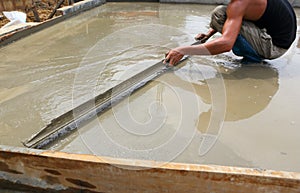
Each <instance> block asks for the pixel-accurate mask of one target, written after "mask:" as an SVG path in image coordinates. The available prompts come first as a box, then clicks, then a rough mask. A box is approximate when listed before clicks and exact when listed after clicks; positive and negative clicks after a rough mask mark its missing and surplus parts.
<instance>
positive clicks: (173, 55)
mask: <svg viewBox="0 0 300 193" xmlns="http://www.w3.org/2000/svg"><path fill="white" fill-rule="evenodd" d="M183 56H184V55H183V54H181V53H180V52H178V51H176V50H174V49H173V50H170V51H169V52H167V53H166V58H165V60H164V64H166V63H169V65H171V66H174V65H176V64H177V63H178V62H179V61H180V60H181V59H182V58H183Z"/></svg>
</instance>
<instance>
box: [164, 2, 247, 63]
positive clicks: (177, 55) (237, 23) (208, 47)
mask: <svg viewBox="0 0 300 193" xmlns="http://www.w3.org/2000/svg"><path fill="white" fill-rule="evenodd" d="M248 4H249V0H233V1H231V3H230V4H229V5H228V7H227V19H226V22H225V24H224V26H223V31H222V34H223V35H222V36H221V37H220V38H217V39H214V40H212V41H210V42H206V43H204V44H201V45H196V46H183V47H178V48H175V49H173V50H171V51H170V52H169V53H168V54H167V57H166V60H168V61H169V62H170V64H171V65H174V64H176V63H177V62H179V61H180V59H181V58H182V57H183V56H184V55H210V54H211V55H216V54H220V53H224V52H228V51H230V50H231V49H232V48H233V46H234V43H235V41H236V38H237V36H238V34H239V33H240V29H241V26H242V21H243V18H244V15H245V11H246V8H247V6H248Z"/></svg>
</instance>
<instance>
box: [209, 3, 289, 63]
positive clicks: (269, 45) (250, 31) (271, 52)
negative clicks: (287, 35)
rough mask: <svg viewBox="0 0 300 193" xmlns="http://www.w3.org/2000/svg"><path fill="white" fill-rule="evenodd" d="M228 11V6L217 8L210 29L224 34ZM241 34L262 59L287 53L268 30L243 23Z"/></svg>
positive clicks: (249, 22) (249, 23) (251, 23)
mask: <svg viewBox="0 0 300 193" xmlns="http://www.w3.org/2000/svg"><path fill="white" fill-rule="evenodd" d="M226 9H227V6H224V5H221V6H218V7H216V8H215V10H214V11H213V13H212V17H211V23H210V27H211V28H213V29H215V30H217V31H218V32H220V33H222V29H223V26H224V23H225V21H226V18H227V14H226ZM240 34H241V35H242V36H243V37H244V38H245V39H246V40H247V41H248V42H249V44H250V45H251V46H252V47H253V49H254V50H255V51H256V52H257V53H258V54H259V55H260V56H261V57H262V58H265V59H275V58H278V57H280V56H282V55H283V54H284V53H285V52H286V51H287V49H284V48H280V47H278V46H275V45H274V44H273V42H272V37H271V36H270V35H269V34H267V31H266V29H260V28H259V27H257V26H256V25H255V24H254V23H253V22H251V21H245V20H244V21H243V24H242V27H241V31H240Z"/></svg>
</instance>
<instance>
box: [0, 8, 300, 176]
mask: <svg viewBox="0 0 300 193" xmlns="http://www.w3.org/2000/svg"><path fill="white" fill-rule="evenodd" d="M178 6H180V9H179V10H178ZM213 8H214V6H204V5H175V4H172V5H170V4H158V3H135V4H132V3H121V4H120V3H118V4H116V3H108V4H105V5H104V6H102V7H99V8H96V9H94V10H92V11H89V12H86V13H83V14H81V15H79V16H77V17H74V18H72V19H70V20H67V21H65V22H63V23H60V24H57V25H55V26H53V27H51V28H49V29H46V30H44V31H41V32H38V33H37V34H35V35H34V36H30V37H27V38H24V39H22V40H20V41H18V42H15V43H13V44H10V45H8V46H6V47H3V48H1V52H0V57H1V58H2V61H1V64H0V73H1V76H0V79H1V81H0V109H1V112H0V120H1V121H0V125H1V130H0V141H1V144H4V145H12V146H22V144H21V141H22V140H25V139H26V138H28V137H30V136H31V135H32V134H34V133H36V132H38V131H39V130H40V128H42V127H43V126H44V125H46V124H48V123H49V122H50V121H51V120H52V119H54V118H56V117H58V116H59V115H61V114H63V113H64V112H66V111H69V110H71V109H72V108H73V107H74V106H76V105H77V104H80V103H81V102H82V101H84V100H86V99H89V98H90V97H93V96H95V95H97V94H99V93H101V92H103V91H104V90H105V89H107V88H109V87H112V86H114V85H116V84H118V83H119V82H120V81H122V80H125V79H126V78H128V77H130V76H132V75H133V74H135V73H138V72H139V71H140V70H141V69H143V68H145V67H146V66H149V65H151V64H154V63H156V62H157V61H159V60H161V59H162V58H163V55H164V53H165V52H166V51H167V50H169V49H170V48H173V47H175V46H178V45H187V44H191V43H192V42H193V36H194V35H196V34H197V33H199V32H205V31H206V30H207V29H208V24H209V20H210V17H209V15H210V12H211V11H212V10H213ZM296 12H297V15H298V16H299V15H300V12H299V10H297V9H296ZM298 35H299V33H298ZM299 51H300V50H299V45H298V37H297V41H296V42H295V43H294V44H293V46H292V48H291V49H290V50H289V52H288V53H287V54H286V55H284V56H283V57H282V58H279V59H277V60H273V61H268V64H266V65H263V66H257V65H256V66H241V65H240V64H239V63H237V62H236V61H235V59H236V58H235V57H233V56H232V54H230V53H229V54H223V55H219V56H205V57H203V56H194V57H192V58H191V59H190V60H189V61H187V62H186V64H185V65H184V66H182V67H178V69H175V70H174V71H173V72H171V73H168V74H166V75H164V76H162V77H161V78H160V79H158V80H156V81H154V82H153V83H151V84H150V85H148V86H147V87H145V88H143V90H141V91H140V92H138V93H136V94H133V95H132V96H130V97H129V99H128V100H125V101H124V102H122V103H120V104H119V105H117V106H116V107H114V108H112V109H111V110H110V111H107V112H106V113H105V114H104V115H101V116H99V118H98V119H95V120H94V121H92V122H91V123H90V124H88V125H87V126H86V127H84V128H81V129H80V130H79V131H78V132H77V133H75V134H74V135H72V136H70V137H69V138H67V139H65V140H64V141H62V142H58V143H57V144H56V145H55V146H54V147H53V149H55V150H62V151H69V152H73V153H89V154H97V155H103V156H113V157H122V158H138V159H151V160H158V161H175V162H185V163H205V164H217V165H229V166H242V167H255V168H261V169H276V170H285V171H300V168H299V164H297V163H299V161H300V150H299V148H298V147H299V145H300V144H299V141H300V140H299V136H300V135H299V132H300V131H299V128H300V122H299V121H298V120H297V115H298V113H299V109H298V108H297V107H298V106H299V100H298V98H299V95H300V92H299V91H298V88H299V86H298V84H297V83H298V82H299V77H300V76H299V75H300V70H299V68H298V64H297V61H299ZM222 89H223V90H222ZM223 91H224V92H223ZM223 96H225V97H223ZM225 105H226V106H225ZM216 115H217V118H218V119H217V120H216V121H214V120H215V116H216ZM74 116H75V117H76V114H74ZM212 120H213V121H212ZM215 123H218V125H217V126H216V125H214V124H215ZM210 125H213V126H212V127H210ZM206 136H215V138H216V139H217V140H216V142H215V143H214V144H213V145H212V146H209V148H206V150H207V149H208V151H206V152H205V153H204V154H203V152H202V153H201V148H200V147H204V146H202V145H203V143H202V142H203V140H204V139H205V137H206ZM204 145H205V144H204ZM204 149H205V148H204Z"/></svg>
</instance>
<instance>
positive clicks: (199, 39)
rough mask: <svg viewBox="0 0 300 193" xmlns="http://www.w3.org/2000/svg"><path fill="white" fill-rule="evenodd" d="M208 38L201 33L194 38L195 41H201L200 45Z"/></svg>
mask: <svg viewBox="0 0 300 193" xmlns="http://www.w3.org/2000/svg"><path fill="white" fill-rule="evenodd" d="M209 38H210V36H209V35H207V34H203V33H200V34H198V35H196V36H195V40H197V41H201V43H204V42H206V41H207V40H208V39H209Z"/></svg>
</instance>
